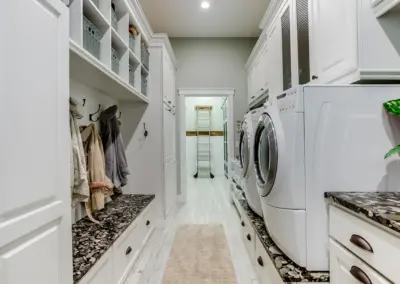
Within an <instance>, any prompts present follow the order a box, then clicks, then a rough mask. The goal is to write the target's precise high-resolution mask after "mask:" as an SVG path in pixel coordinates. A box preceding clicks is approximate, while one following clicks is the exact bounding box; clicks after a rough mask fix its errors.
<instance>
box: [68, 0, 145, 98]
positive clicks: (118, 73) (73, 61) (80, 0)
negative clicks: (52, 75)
mask: <svg viewBox="0 0 400 284" xmlns="http://www.w3.org/2000/svg"><path fill="white" fill-rule="evenodd" d="M128 1H129V0H100V1H98V4H96V3H97V2H94V1H92V0H74V1H73V2H72V4H71V6H70V8H69V10H70V73H71V77H72V78H75V79H76V80H78V81H80V82H82V83H83V84H86V85H88V86H91V87H93V88H95V89H97V90H99V91H101V92H103V93H105V94H106V95H108V96H110V97H114V98H116V99H118V100H120V101H134V102H143V103H148V98H147V96H146V95H144V94H146V93H147V92H146V90H142V88H144V87H143V86H146V89H147V85H146V82H147V81H146V82H143V83H142V80H145V78H146V77H148V75H149V71H148V70H147V69H146V70H143V68H144V67H143V64H142V54H141V52H142V47H141V42H143V38H142V33H141V30H140V25H139V24H138V23H137V21H136V18H135V15H134V13H133V11H132V10H131V9H132V8H131V6H130V5H129V3H128ZM112 3H113V4H114V5H113V7H114V8H115V15H116V19H117V23H116V25H114V26H115V27H113V26H112V24H111V22H112V17H111V14H112V13H111V11H112ZM129 25H133V26H135V27H136V29H137V35H136V36H135V37H134V41H131V44H129V43H130V33H129ZM144 42H145V44H146V47H147V46H148V45H147V42H146V41H144ZM113 50H115V54H117V57H118V62H117V61H116V60H115V58H116V57H115V56H114V61H113V57H112V54H113ZM144 50H145V51H146V49H144ZM130 66H133V67H134V74H132V68H131V67H130ZM138 67H139V68H138ZM113 70H114V71H113ZM130 70H131V72H130ZM142 74H143V75H144V77H142V76H141V75H142ZM143 78H144V79H143Z"/></svg>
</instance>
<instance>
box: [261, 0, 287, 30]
mask: <svg viewBox="0 0 400 284" xmlns="http://www.w3.org/2000/svg"><path fill="white" fill-rule="evenodd" d="M283 2H285V1H283V0H275V1H273V3H270V4H269V6H268V9H267V11H265V14H264V16H263V18H262V20H261V22H260V24H259V25H258V27H259V28H260V29H262V30H263V31H264V30H266V29H267V28H268V26H269V25H270V24H271V22H272V20H273V19H274V18H275V14H276V13H277V12H278V10H279V7H280V6H281V4H283Z"/></svg>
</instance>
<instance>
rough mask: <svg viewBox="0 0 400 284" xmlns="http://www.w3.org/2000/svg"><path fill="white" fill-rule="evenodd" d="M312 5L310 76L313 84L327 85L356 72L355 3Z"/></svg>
mask: <svg viewBox="0 0 400 284" xmlns="http://www.w3.org/2000/svg"><path fill="white" fill-rule="evenodd" d="M312 3H313V23H312V29H313V36H314V37H313V43H314V49H313V54H312V58H313V65H312V66H313V68H312V71H311V74H312V76H314V77H313V78H314V81H315V82H318V83H330V82H333V81H335V80H337V79H338V78H340V77H342V76H344V75H346V74H349V73H351V72H353V71H356V70H357V68H358V55H357V54H358V49H357V0H334V1H332V0H328V1H313V2H312ZM316 77H317V78H316Z"/></svg>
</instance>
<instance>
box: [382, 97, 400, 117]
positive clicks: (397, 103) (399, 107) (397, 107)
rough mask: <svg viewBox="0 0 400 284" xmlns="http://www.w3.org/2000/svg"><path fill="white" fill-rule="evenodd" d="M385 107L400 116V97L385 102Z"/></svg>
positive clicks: (389, 111)
mask: <svg viewBox="0 0 400 284" xmlns="http://www.w3.org/2000/svg"><path fill="white" fill-rule="evenodd" d="M383 107H384V108H385V110H386V111H387V112H388V113H391V114H393V115H398V116H400V99H396V100H392V101H387V102H385V103H383Z"/></svg>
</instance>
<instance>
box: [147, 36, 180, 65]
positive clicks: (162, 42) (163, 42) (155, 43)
mask: <svg viewBox="0 0 400 284" xmlns="http://www.w3.org/2000/svg"><path fill="white" fill-rule="evenodd" d="M150 45H151V47H164V48H165V49H166V50H167V52H168V55H169V58H170V59H171V61H172V64H173V65H174V66H176V58H175V53H174V50H173V49H172V46H171V42H170V41H169V38H168V35H167V34H165V33H157V34H153V36H152V38H151V42H150Z"/></svg>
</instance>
